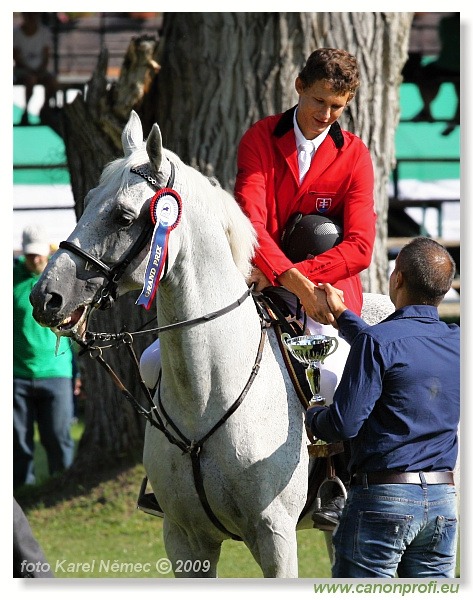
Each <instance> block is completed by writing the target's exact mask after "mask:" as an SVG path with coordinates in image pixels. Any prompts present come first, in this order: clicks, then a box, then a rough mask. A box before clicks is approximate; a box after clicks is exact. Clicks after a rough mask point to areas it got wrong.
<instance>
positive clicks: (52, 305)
mask: <svg viewBox="0 0 473 600" xmlns="http://www.w3.org/2000/svg"><path fill="white" fill-rule="evenodd" d="M61 306H62V296H61V295H60V294H55V293H52V294H47V295H46V296H45V299H44V307H45V309H46V310H49V311H51V310H59V309H60V308H61Z"/></svg>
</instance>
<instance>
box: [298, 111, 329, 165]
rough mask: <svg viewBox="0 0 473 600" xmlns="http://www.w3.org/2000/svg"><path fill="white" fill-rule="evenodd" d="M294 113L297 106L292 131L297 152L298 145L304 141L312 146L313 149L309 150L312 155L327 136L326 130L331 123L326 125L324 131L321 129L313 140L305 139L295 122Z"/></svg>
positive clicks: (327, 130)
mask: <svg viewBox="0 0 473 600" xmlns="http://www.w3.org/2000/svg"><path fill="white" fill-rule="evenodd" d="M296 115H297V108H296V110H295V111H294V133H295V135H296V147H297V152H299V147H300V145H301V144H303V143H304V142H310V143H311V144H312V146H313V150H312V152H311V154H312V156H314V154H315V152H316V151H317V150H318V148H319V146H320V144H321V143H322V142H323V141H324V139H325V138H326V137H327V135H328V132H329V131H330V127H331V125H329V126H328V127H327V129H326V130H325V131H323V132H322V133H320V134H319V135H318V136H317V137H316V138H314V139H313V140H307V139H306V138H305V137H304V134H303V133H302V131H301V128H300V127H299V125H298V123H297V119H296Z"/></svg>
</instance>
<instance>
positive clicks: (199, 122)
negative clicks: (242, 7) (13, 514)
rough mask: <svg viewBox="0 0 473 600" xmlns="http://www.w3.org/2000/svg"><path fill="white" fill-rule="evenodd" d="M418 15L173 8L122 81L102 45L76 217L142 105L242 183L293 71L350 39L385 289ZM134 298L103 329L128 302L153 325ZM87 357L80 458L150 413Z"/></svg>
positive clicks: (69, 112)
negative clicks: (262, 127)
mask: <svg viewBox="0 0 473 600" xmlns="http://www.w3.org/2000/svg"><path fill="white" fill-rule="evenodd" d="M412 17H413V13H365V12H363V13H361V12H359V13H357V12H354V13H164V21H163V31H162V38H161V39H160V41H159V44H158V41H157V40H154V39H150V38H136V39H135V38H134V39H133V40H132V41H131V42H130V46H129V49H128V51H127V55H126V57H125V60H124V64H123V68H122V73H121V76H120V78H119V80H118V82H117V83H116V84H115V85H114V86H112V87H111V88H107V85H106V79H105V73H106V67H107V54H106V52H102V54H101V56H100V58H99V61H98V64H97V69H96V71H95V73H94V76H93V78H92V80H91V82H90V84H89V86H88V92H87V96H86V98H85V100H84V99H83V98H81V97H78V98H77V99H76V100H75V101H74V102H73V103H72V104H70V105H67V106H66V107H65V108H64V137H65V144H66V152H67V158H68V163H69V169H70V172H71V182H72V189H73V194H74V199H75V203H76V214H77V217H80V215H81V214H82V210H83V199H84V197H85V194H86V192H87V191H88V190H89V189H90V188H92V187H95V186H96V185H97V183H98V179H99V175H100V173H101V171H102V169H103V167H104V166H105V164H106V163H107V162H108V161H110V160H111V159H113V158H116V157H117V156H119V155H121V154H122V152H121V143H120V135H121V130H122V128H123V126H124V125H125V122H126V120H127V118H128V116H129V113H130V110H131V109H132V108H133V109H135V110H136V111H137V112H138V113H139V114H140V116H141V118H142V122H143V128H144V132H145V135H147V134H148V132H149V130H150V128H151V126H152V124H153V123H154V122H157V123H158V125H159V126H160V129H161V131H162V134H163V140H164V145H165V146H166V147H167V148H169V149H170V150H172V151H174V152H176V153H177V154H178V155H179V156H180V157H181V159H182V160H183V161H184V162H186V163H187V164H190V165H192V166H194V167H195V168H197V169H198V170H200V171H202V172H203V173H204V174H206V175H209V176H210V175H213V176H216V177H217V178H218V179H219V181H220V183H221V184H222V186H223V187H225V188H226V189H228V190H229V191H232V190H233V185H234V180H235V174H236V152H237V146H238V142H239V140H240V137H241V136H242V134H243V133H244V131H245V130H246V129H247V128H248V127H249V126H250V125H251V124H252V123H253V122H255V121H256V120H258V119H260V118H262V117H264V116H266V115H269V114H274V113H277V112H282V111H284V110H286V109H288V108H290V107H291V106H293V105H295V104H296V103H297V94H296V92H295V89H294V81H295V78H296V77H297V75H298V73H299V71H300V70H301V68H302V67H303V65H304V63H305V61H306V59H307V57H308V56H309V54H310V53H311V52H312V51H313V50H314V49H316V48H317V47H324V46H325V47H341V48H345V49H346V50H348V51H350V52H352V53H353V54H355V55H356V56H357V58H358V60H359V64H360V68H361V79H362V85H361V88H360V90H359V91H358V93H357V95H356V97H355V99H354V101H353V102H352V103H351V104H350V105H349V107H348V109H347V110H346V111H345V113H344V115H343V118H342V119H341V124H342V127H345V128H347V129H349V130H350V131H353V132H354V133H356V134H358V135H359V136H360V137H361V138H362V139H363V140H364V142H365V143H366V144H367V146H368V148H369V149H370V151H371V155H372V158H373V162H374V167H375V181H376V183H375V206H376V211H377V214H378V223H377V236H376V243H375V250H374V255H373V261H372V265H371V266H370V268H369V269H367V270H366V271H365V272H364V273H363V274H362V278H363V284H364V288H365V291H370V292H383V293H385V292H386V291H387V254H386V239H387V211H388V196H387V182H388V179H389V176H390V173H391V170H392V168H393V166H394V161H395V149H394V134H395V128H396V126H397V124H398V121H399V88H400V83H401V70H402V67H403V65H404V63H405V61H406V59H407V49H408V40H409V29H410V24H411V21H412ZM156 63H159V65H160V67H161V70H160V71H159V75H158V74H157V72H158V66H157V64H156ZM128 302H129V300H124V301H123V303H120V308H118V307H116V308H114V309H113V310H112V311H108V312H107V313H103V315H101V316H100V326H101V327H102V329H103V331H114V330H116V329H119V328H120V322H121V319H122V318H124V315H125V314H126V316H127V320H128V330H130V331H134V330H137V329H139V327H141V326H142V324H143V320H144V319H145V317H148V316H149V315H144V314H143V313H144V311H142V310H139V309H138V308H136V307H135V308H132V307H131V302H130V304H128ZM147 343H150V340H148V341H147ZM145 346H146V343H144V344H143V347H145ZM117 364H118V366H119V367H122V372H123V378H124V382H125V384H126V385H127V386H129V389H130V390H131V389H132V388H133V386H134V385H135V384H136V382H135V384H134V383H133V381H134V379H132V378H131V377H130V373H129V372H128V370H127V367H124V366H122V365H121V363H120V361H118V363H117ZM84 369H87V370H88V375H87V379H86V394H87V396H88V398H89V403H90V404H91V406H89V408H88V413H87V414H86V426H87V429H86V432H85V435H84V438H83V443H82V445H81V448H80V453H79V460H81V459H82V460H85V461H86V462H88V461H89V460H90V459H92V458H93V457H94V456H96V453H97V449H100V452H102V453H106V452H110V453H111V454H112V455H114V456H117V457H119V456H120V455H121V454H122V453H123V452H125V453H126V452H127V451H128V450H127V449H128V448H129V447H130V446H134V447H136V445H137V443H138V438H139V437H140V435H141V430H142V424H140V423H137V418H136V416H134V415H133V413H132V412H130V410H129V409H128V408H124V403H125V401H124V400H120V401H118V402H116V400H115V395H116V392H114V391H112V390H111V387H110V383H109V381H108V379H107V377H108V376H107V375H106V374H105V373H100V372H99V370H98V369H96V368H95V367H92V366H91V365H90V361H89V362H88V363H87V366H84ZM97 389H100V395H99V396H98V395H97V394H96V390H97ZM130 424H131V425H130ZM140 442H141V440H140Z"/></svg>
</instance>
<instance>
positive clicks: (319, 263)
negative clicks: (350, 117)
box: [235, 48, 376, 323]
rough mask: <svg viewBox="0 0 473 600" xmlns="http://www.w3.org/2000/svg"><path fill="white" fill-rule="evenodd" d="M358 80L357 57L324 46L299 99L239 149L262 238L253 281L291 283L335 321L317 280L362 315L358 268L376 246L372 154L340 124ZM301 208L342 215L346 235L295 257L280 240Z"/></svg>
mask: <svg viewBox="0 0 473 600" xmlns="http://www.w3.org/2000/svg"><path fill="white" fill-rule="evenodd" d="M358 86H359V79H358V68H357V63H356V59H355V57H353V56H351V55H350V54H348V52H345V51H344V50H338V49H330V48H322V49H319V50H316V51H315V52H314V53H313V54H312V55H311V56H310V57H309V59H308V61H307V64H306V66H305V67H304V69H303V70H302V71H301V73H300V74H299V76H298V77H297V79H296V82H295V87H296V91H297V93H298V94H299V102H298V105H297V106H295V107H293V108H291V109H290V110H288V111H287V112H285V113H283V114H279V115H274V116H270V117H266V118H265V119H262V120H261V121H258V122H257V123H255V124H254V125H253V126H252V127H250V129H249V130H248V131H247V132H246V133H245V134H244V135H243V137H242V139H241V142H240V145H239V149H238V174H237V179H236V185H235V195H236V198H237V201H238V202H239V203H240V205H241V207H242V208H243V210H244V212H245V213H246V214H247V215H248V217H249V218H250V220H251V222H252V223H253V226H254V227H255V229H256V232H257V235H258V243H259V246H258V249H257V252H256V256H255V259H254V265H255V269H254V271H253V275H252V279H251V281H254V282H256V283H257V290H261V289H263V288H264V287H266V286H269V285H271V286H278V285H283V286H284V287H286V288H287V289H289V290H290V291H291V292H293V293H294V294H295V295H296V296H297V297H298V298H299V299H300V301H301V303H302V305H303V307H304V308H305V310H306V312H307V314H308V316H309V317H312V318H313V319H314V320H316V321H319V322H321V323H329V322H332V319H331V316H330V315H328V313H329V310H328V306H327V305H326V303H325V298H324V295H323V294H322V293H321V292H320V290H317V289H316V288H315V286H314V284H316V283H319V282H329V283H331V284H332V285H334V286H335V287H337V288H339V289H341V290H343V292H344V294H345V304H346V305H347V306H348V307H349V308H350V309H351V310H353V311H354V312H356V313H357V314H360V311H361V304H362V289H361V283H360V279H359V275H358V274H359V273H360V271H362V270H364V269H366V268H367V267H368V266H369V264H370V262H371V256H372V252H373V244H374V238H375V223H376V215H375V211H374V201H373V186H374V176H373V165H372V161H371V157H370V153H369V150H368V148H367V147H366V146H365V144H364V143H363V142H362V141H361V139H360V138H359V137H357V136H355V135H354V134H352V133H350V132H348V131H344V130H342V129H341V127H340V125H339V124H338V122H337V119H338V118H339V117H340V116H341V114H342V113H343V111H344V109H345V107H346V106H347V105H348V103H349V102H350V100H351V99H352V98H353V96H354V95H355V91H356V89H357V88H358ZM304 138H305V139H306V140H309V141H312V144H313V145H314V148H313V152H312V161H311V164H310V168H309V170H308V172H307V174H306V175H305V177H304V179H303V180H302V182H301V181H300V177H299V175H300V173H299V167H298V145H299V144H298V141H299V140H300V142H303V141H304ZM320 138H321V139H320ZM320 142H321V143H320ZM295 212H301V213H303V214H304V215H305V214H321V215H324V216H326V217H329V218H331V219H334V220H335V221H338V222H339V223H341V226H342V229H343V241H342V242H341V243H340V244H338V245H337V246H336V247H334V248H332V249H330V250H328V251H327V252H324V253H323V254H320V255H319V256H316V257H314V258H309V259H307V260H304V261H302V262H298V263H296V264H294V263H292V262H291V261H290V260H289V258H288V257H287V256H285V255H284V253H283V251H282V250H281V247H280V245H281V235H282V232H283V230H284V227H285V225H286V223H287V221H288V219H289V218H290V216H291V215H292V214H293V213H295Z"/></svg>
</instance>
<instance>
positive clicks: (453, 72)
mask: <svg viewBox="0 0 473 600" xmlns="http://www.w3.org/2000/svg"><path fill="white" fill-rule="evenodd" d="M439 37H440V44H441V48H440V53H439V55H438V57H437V59H436V60H434V61H433V62H430V63H428V64H426V65H424V66H422V67H421V68H420V69H419V71H418V79H417V85H418V87H419V92H420V95H421V97H422V102H423V107H422V109H421V110H420V112H419V113H418V114H417V115H416V116H415V117H413V119H412V121H413V122H418V121H427V122H433V121H434V117H433V115H432V111H431V104H432V102H433V101H434V100H435V98H436V97H437V94H438V93H439V90H440V86H441V85H442V83H443V82H444V81H448V80H449V79H451V81H452V83H453V85H454V87H455V92H456V96H457V103H456V104H457V106H456V110H455V115H454V116H453V119H452V120H451V121H450V123H449V124H448V126H447V128H446V129H445V130H444V131H443V132H442V135H448V134H449V133H451V132H452V131H453V130H454V129H455V127H456V126H457V125H459V124H460V13H459V12H455V13H452V14H451V15H448V16H446V17H444V18H443V19H441V20H440V22H439Z"/></svg>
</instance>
